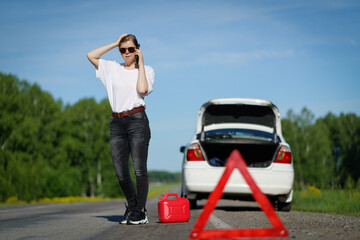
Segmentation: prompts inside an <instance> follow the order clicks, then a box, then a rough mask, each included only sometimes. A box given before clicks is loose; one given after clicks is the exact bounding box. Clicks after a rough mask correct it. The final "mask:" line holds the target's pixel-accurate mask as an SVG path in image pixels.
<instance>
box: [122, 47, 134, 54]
mask: <svg viewBox="0 0 360 240" xmlns="http://www.w3.org/2000/svg"><path fill="white" fill-rule="evenodd" d="M126 49H127V50H128V51H129V53H134V52H135V48H134V47H129V48H120V52H121V54H124V53H126Z"/></svg>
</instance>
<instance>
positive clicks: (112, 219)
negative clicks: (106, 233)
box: [95, 215, 124, 222]
mask: <svg viewBox="0 0 360 240" xmlns="http://www.w3.org/2000/svg"><path fill="white" fill-rule="evenodd" d="M95 217H97V218H105V219H107V220H108V221H109V222H120V220H121V219H122V218H123V217H124V216H122V215H112V216H95Z"/></svg>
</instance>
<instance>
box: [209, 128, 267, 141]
mask: <svg viewBox="0 0 360 240" xmlns="http://www.w3.org/2000/svg"><path fill="white" fill-rule="evenodd" d="M229 138H235V139H236V138H247V139H258V140H265V141H273V140H274V134H272V133H268V132H264V131H259V130H253V129H238V128H236V129H234V128H233V129H216V130H210V131H206V132H205V139H206V140H211V139H229Z"/></svg>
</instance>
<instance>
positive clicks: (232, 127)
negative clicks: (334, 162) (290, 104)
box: [180, 98, 294, 211]
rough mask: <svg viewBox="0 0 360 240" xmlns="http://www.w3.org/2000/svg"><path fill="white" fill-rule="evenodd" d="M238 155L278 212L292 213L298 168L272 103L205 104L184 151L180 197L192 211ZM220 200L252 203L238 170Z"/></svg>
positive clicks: (233, 101) (224, 101)
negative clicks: (184, 196) (232, 155)
mask: <svg viewBox="0 0 360 240" xmlns="http://www.w3.org/2000/svg"><path fill="white" fill-rule="evenodd" d="M234 149H238V150H239V151H240V153H241V155H242V156H243V158H244V160H245V161H246V163H247V165H248V171H249V172H250V174H251V176H252V177H253V179H254V180H255V182H256V183H257V185H258V187H259V188H260V190H261V191H262V192H263V193H264V194H265V195H266V196H267V197H268V198H269V200H270V201H271V203H272V204H273V206H274V207H275V209H276V210H279V211H290V209H291V203H292V196H293V183H294V167H293V160H292V156H291V150H290V146H289V144H287V143H286V142H285V139H284V138H283V136H282V133H281V121H280V114H279V111H278V109H277V107H276V106H275V105H274V104H272V103H271V102H269V101H266V100H261V99H248V98H220V99H213V100H210V101H209V102H207V103H205V104H204V105H203V106H202V107H201V109H200V111H199V116H198V122H197V126H196V132H195V135H194V137H193V139H192V140H191V141H190V143H188V144H187V145H186V147H181V149H180V151H181V152H183V153H184V158H183V163H182V191H183V192H184V193H186V194H187V196H188V199H189V201H190V207H191V208H196V206H197V200H199V199H206V198H207V197H208V196H209V194H210V193H211V192H212V191H213V190H214V188H215V187H216V185H217V184H218V181H219V179H220V178H221V176H222V174H223V172H224V169H225V167H224V165H225V163H226V161H227V158H228V157H229V155H230V153H231V152H232V151H233V150H234ZM222 198H228V199H239V200H254V199H253V198H252V192H251V190H250V188H249V186H248V185H247V183H246V181H245V180H244V179H243V177H242V175H241V174H240V172H239V171H237V170H236V169H235V170H234V171H233V173H232V175H231V176H230V178H229V181H228V182H227V183H226V185H225V188H224V191H223V196H222Z"/></svg>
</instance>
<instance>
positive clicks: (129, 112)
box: [112, 106, 145, 118]
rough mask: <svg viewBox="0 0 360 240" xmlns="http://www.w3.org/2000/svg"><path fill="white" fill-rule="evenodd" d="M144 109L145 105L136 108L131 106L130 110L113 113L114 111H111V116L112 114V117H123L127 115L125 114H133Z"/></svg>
mask: <svg viewBox="0 0 360 240" xmlns="http://www.w3.org/2000/svg"><path fill="white" fill-rule="evenodd" d="M144 110H145V107H144V106H140V107H137V108H133V109H131V110H130V111H124V112H121V113H115V112H113V113H112V116H113V117H118V118H123V117H127V116H130V115H133V114H135V113H138V112H141V111H144Z"/></svg>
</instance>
